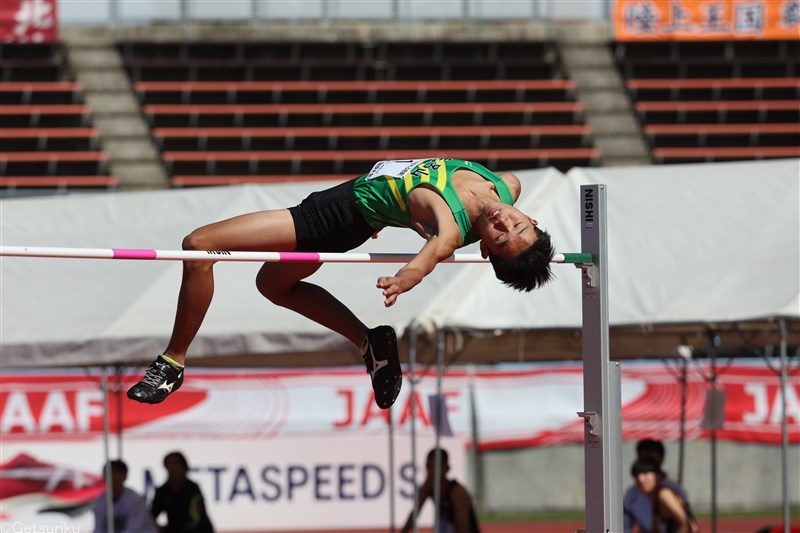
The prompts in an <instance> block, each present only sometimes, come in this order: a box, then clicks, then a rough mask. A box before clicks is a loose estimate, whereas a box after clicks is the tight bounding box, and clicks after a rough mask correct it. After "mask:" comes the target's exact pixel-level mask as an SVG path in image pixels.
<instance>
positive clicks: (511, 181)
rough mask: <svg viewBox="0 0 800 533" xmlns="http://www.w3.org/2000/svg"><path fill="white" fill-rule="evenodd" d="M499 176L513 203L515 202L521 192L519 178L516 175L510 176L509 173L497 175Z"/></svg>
mask: <svg viewBox="0 0 800 533" xmlns="http://www.w3.org/2000/svg"><path fill="white" fill-rule="evenodd" d="M499 176H500V178H501V179H502V180H503V181H504V182H505V183H506V185H507V186H508V190H509V191H510V192H511V197H512V198H514V202H516V201H517V199H518V198H519V194H520V192H522V183H521V182H520V181H519V178H518V177H517V175H516V174H512V173H511V172H503V173H502V174H499Z"/></svg>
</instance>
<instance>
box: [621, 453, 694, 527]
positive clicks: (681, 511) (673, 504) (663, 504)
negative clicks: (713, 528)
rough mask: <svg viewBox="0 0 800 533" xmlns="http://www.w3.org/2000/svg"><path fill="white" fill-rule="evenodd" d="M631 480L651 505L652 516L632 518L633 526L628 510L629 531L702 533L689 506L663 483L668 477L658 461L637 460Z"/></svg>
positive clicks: (632, 467) (644, 458)
mask: <svg viewBox="0 0 800 533" xmlns="http://www.w3.org/2000/svg"><path fill="white" fill-rule="evenodd" d="M631 476H633V478H634V479H635V480H636V487H637V488H638V489H639V491H640V492H641V493H642V494H644V495H645V496H646V497H647V498H648V499H649V501H650V516H649V517H645V516H644V515H637V516H632V517H631V518H630V520H631V522H630V524H629V522H628V516H627V514H628V510H627V509H625V514H626V520H625V527H626V531H627V528H628V527H629V526H630V531H638V532H640V533H699V531H700V528H699V527H698V525H697V520H695V518H694V515H693V514H692V511H691V508H690V507H689V504H688V503H687V502H686V500H684V499H683V498H682V497H681V496H680V495H679V494H678V493H677V492H675V491H674V490H672V489H671V488H669V487H667V486H666V485H664V484H663V483H662V481H663V479H664V473H663V472H662V471H661V466H660V465H659V464H658V463H657V462H656V461H654V460H653V459H652V458H647V457H643V458H639V459H637V460H636V461H635V462H634V463H633V465H632V466H631ZM623 506H624V504H623ZM648 518H649V520H648Z"/></svg>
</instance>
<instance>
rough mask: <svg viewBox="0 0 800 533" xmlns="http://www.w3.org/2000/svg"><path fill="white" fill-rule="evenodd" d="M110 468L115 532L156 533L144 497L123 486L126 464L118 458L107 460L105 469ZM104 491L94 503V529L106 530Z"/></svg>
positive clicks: (97, 530)
mask: <svg viewBox="0 0 800 533" xmlns="http://www.w3.org/2000/svg"><path fill="white" fill-rule="evenodd" d="M109 468H110V469H111V499H112V501H113V513H114V531H115V533H156V531H157V529H156V525H155V523H154V522H153V519H152V517H151V516H150V513H149V512H148V511H147V504H146V503H145V501H144V498H143V497H142V496H140V495H139V494H138V493H137V492H136V491H134V490H132V489H129V488H127V487H126V486H125V480H126V479H128V465H126V464H125V463H124V462H122V461H120V460H114V461H109V462H108V464H107V465H106V469H109ZM107 510H108V509H107V505H106V493H105V492H103V494H101V495H100V497H99V498H97V501H96V502H95V504H94V509H93V511H94V531H95V533H106V532H107V531H108V528H107V526H108V513H107Z"/></svg>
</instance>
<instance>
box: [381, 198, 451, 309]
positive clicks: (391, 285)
mask: <svg viewBox="0 0 800 533" xmlns="http://www.w3.org/2000/svg"><path fill="white" fill-rule="evenodd" d="M408 208H409V213H410V215H411V219H412V222H413V221H414V220H415V219H418V220H423V221H424V224H425V225H426V226H427V227H428V228H429V231H427V233H428V240H427V242H426V243H425V245H424V246H423V247H422V249H421V250H420V251H419V253H418V254H417V255H416V256H415V257H414V259H412V260H411V261H409V262H408V264H407V265H405V266H404V267H403V268H401V269H400V270H398V271H397V274H395V275H394V276H383V277H380V278H378V283H377V287H378V288H379V289H383V296H384V301H383V304H384V305H385V306H386V307H390V306H392V305H394V303H395V302H396V301H397V297H398V296H400V295H401V294H402V293H404V292H406V291H409V290H411V289H412V288H414V287H416V286H417V284H418V283H419V282H420V281H422V279H423V278H424V277H425V276H427V275H428V274H430V273H431V272H432V271H433V269H434V267H436V265H437V264H439V263H440V262H442V261H443V260H445V259H447V258H448V257H450V256H451V255H453V253H454V252H455V251H456V249H457V248H458V247H459V245H460V244H461V230H460V229H459V228H458V225H457V224H456V221H455V219H454V218H453V212H452V211H451V210H450V208H449V207H448V205H447V203H446V202H445V201H444V199H443V198H442V197H441V196H440V195H439V194H438V193H436V192H434V191H432V190H430V189H425V188H422V187H419V188H417V189H415V190H414V191H412V193H411V194H410V195H409V197H408Z"/></svg>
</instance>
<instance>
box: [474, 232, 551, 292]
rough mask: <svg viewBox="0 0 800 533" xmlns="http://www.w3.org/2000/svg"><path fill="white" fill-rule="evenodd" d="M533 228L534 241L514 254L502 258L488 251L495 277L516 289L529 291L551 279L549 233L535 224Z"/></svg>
mask: <svg viewBox="0 0 800 533" xmlns="http://www.w3.org/2000/svg"><path fill="white" fill-rule="evenodd" d="M533 229H534V231H535V232H536V242H534V243H533V244H532V245H530V246H529V247H528V248H526V249H525V250H523V251H522V252H520V253H518V254H517V255H516V256H514V257H512V258H509V259H504V258H502V257H499V256H497V255H494V254H492V253H491V252H490V253H489V260H490V261H491V262H492V266H493V267H494V274H495V276H497V279H499V280H500V281H502V282H503V283H504V284H505V285H507V286H509V287H511V288H512V289H515V290H518V291H524V292H530V291H532V290H533V289H536V288H538V287H541V286H542V285H544V284H545V283H547V282H548V281H550V280H551V279H553V273H552V271H551V270H550V261H552V260H553V255H554V254H555V250H554V249H553V245H552V244H551V243H550V234H549V233H547V232H546V231H544V230H541V229H539V228H538V227H537V226H534V228H533Z"/></svg>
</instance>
